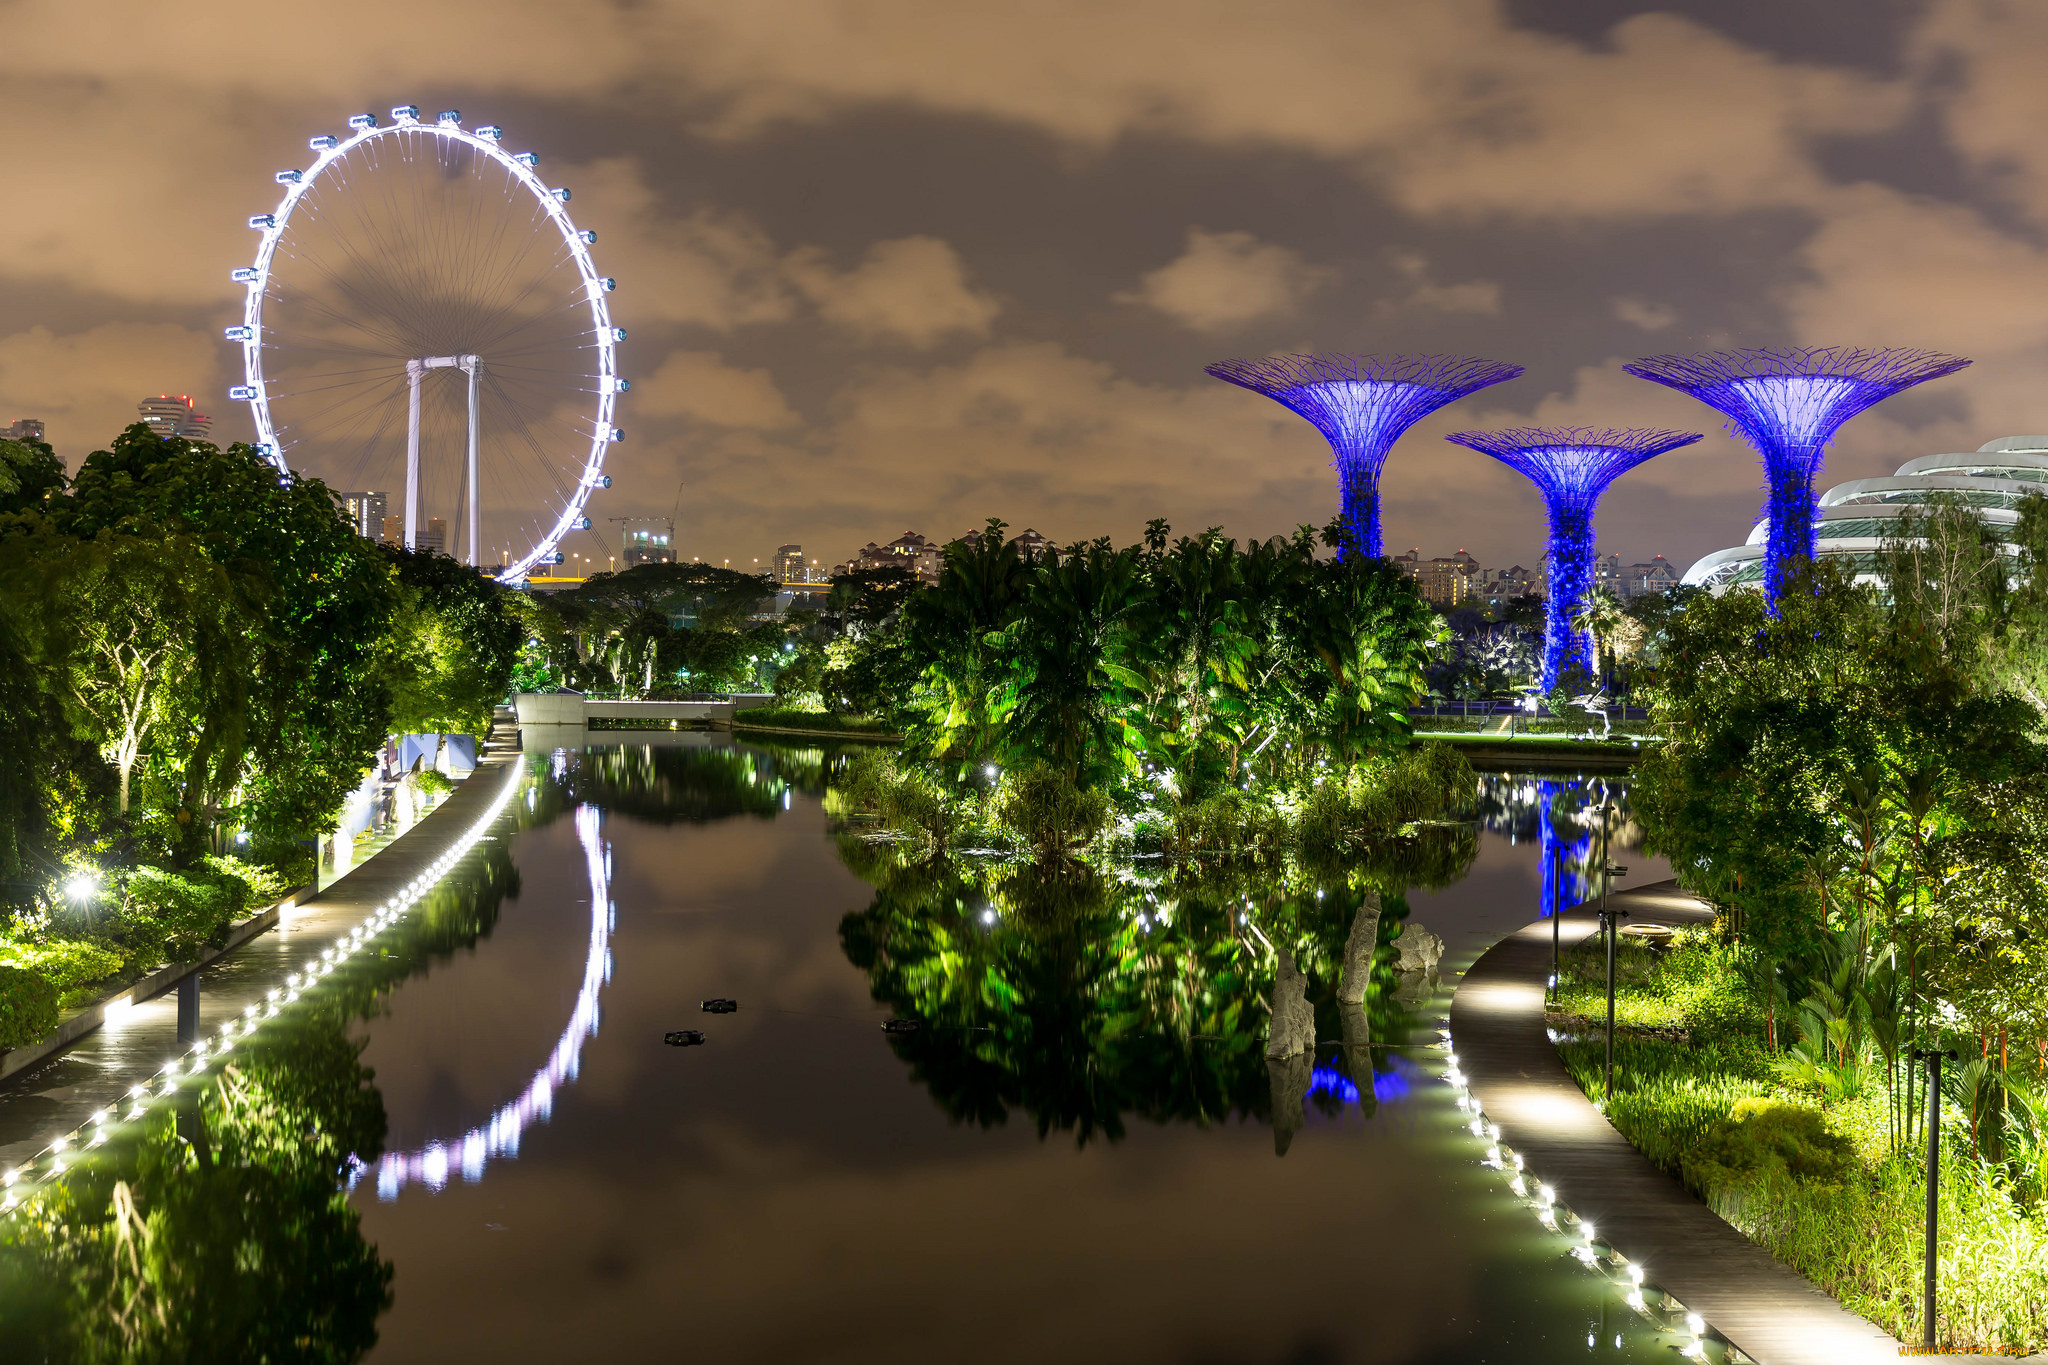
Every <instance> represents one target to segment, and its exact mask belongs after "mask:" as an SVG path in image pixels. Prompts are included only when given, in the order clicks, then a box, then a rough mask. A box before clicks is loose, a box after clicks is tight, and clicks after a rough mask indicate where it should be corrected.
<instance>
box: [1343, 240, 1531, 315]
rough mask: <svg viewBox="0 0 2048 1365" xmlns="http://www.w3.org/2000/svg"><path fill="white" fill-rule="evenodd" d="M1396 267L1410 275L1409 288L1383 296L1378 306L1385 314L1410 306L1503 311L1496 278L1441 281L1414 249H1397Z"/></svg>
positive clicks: (1490, 312) (1441, 310) (1427, 309)
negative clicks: (1392, 295) (1449, 282)
mask: <svg viewBox="0 0 2048 1365" xmlns="http://www.w3.org/2000/svg"><path fill="white" fill-rule="evenodd" d="M1394 269H1395V270H1396V271H1398V272H1399V273H1400V274H1401V275H1402V276H1403V277H1404V278H1405V279H1407V281H1408V292H1407V293H1405V294H1402V295H1400V296H1399V297H1397V298H1386V299H1381V300H1380V302H1379V304H1378V305H1377V306H1376V307H1375V309H1374V312H1376V313H1377V314H1379V315H1380V316H1381V317H1386V316H1389V315H1391V314H1394V313H1398V312H1402V311H1405V310H1408V309H1420V310H1422V311H1424V312H1430V313H1480V314H1485V315H1488V316H1493V315H1497V314H1498V313H1499V312H1500V285H1498V284H1497V283H1495V282H1494V281H1492V280H1466V281H1464V282H1463V283H1462V284H1437V283H1435V282H1434V281H1432V280H1431V279H1430V278H1429V261H1428V260H1427V259H1426V258H1424V257H1422V256H1418V255H1416V254H1414V253H1413V252H1396V253H1395V254H1394Z"/></svg>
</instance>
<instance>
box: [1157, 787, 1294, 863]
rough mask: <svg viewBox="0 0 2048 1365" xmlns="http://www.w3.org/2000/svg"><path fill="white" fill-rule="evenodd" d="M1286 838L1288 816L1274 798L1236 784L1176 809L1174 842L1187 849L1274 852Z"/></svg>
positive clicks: (1221, 851) (1227, 852)
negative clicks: (1277, 805) (1237, 786)
mask: <svg viewBox="0 0 2048 1365" xmlns="http://www.w3.org/2000/svg"><path fill="white" fill-rule="evenodd" d="M1286 838H1287V820H1286V817H1284V816H1283V815H1281V814H1280V812H1279V810H1278V809H1276V808H1275V807H1274V805H1273V802H1272V800H1271V798H1269V797H1265V796H1258V795H1254V794H1253V793H1251V792H1246V791H1239V790H1237V789H1236V788H1235V787H1229V788H1225V789H1224V790H1222V791H1219V792H1217V793H1216V794H1215V795H1213V796H1210V797H1208V798H1206V799H1204V800H1201V801H1197V802H1195V803H1194V804H1192V805H1187V806H1182V807H1181V808H1180V809H1178V810H1176V811H1175V812H1174V813H1173V831H1172V835H1171V842H1172V845H1173V847H1174V848H1176V849H1178V850H1180V851H1182V852H1186V853H1222V854H1245V853H1272V852H1278V851H1279V850H1280V848H1281V847H1282V846H1283V845H1284V843H1285V841H1286Z"/></svg>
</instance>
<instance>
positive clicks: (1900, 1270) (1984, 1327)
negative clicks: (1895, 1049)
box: [1554, 929, 2048, 1351]
mask: <svg viewBox="0 0 2048 1365" xmlns="http://www.w3.org/2000/svg"><path fill="white" fill-rule="evenodd" d="M1736 966H1737V962H1736V950H1735V949H1733V948H1731V947H1728V946H1726V945H1723V944H1720V943H1718V942H1716V941H1715V939H1714V937H1713V934H1712V931H1711V930H1705V929H1699V930H1687V931H1682V932H1681V934H1680V937H1679V939H1678V940H1677V943H1676V944H1675V946H1674V947H1672V948H1671V949H1670V950H1668V951H1666V952H1663V953H1657V952H1654V951H1653V950H1651V949H1649V948H1647V947H1644V946H1641V945H1638V944H1626V945H1624V946H1623V948H1622V949H1621V950H1620V952H1619V953H1618V954H1617V963H1616V973H1615V975H1616V1000H1615V1015H1616V1022H1617V1034H1616V1040H1615V1093H1614V1095H1613V1096H1612V1098H1611V1099H1610V1100H1609V1101H1608V1103H1607V1106H1606V1112H1607V1116H1608V1118H1609V1120H1610V1121H1612V1122H1613V1124H1614V1126H1615V1127H1616V1128H1617V1129H1618V1130H1620V1132H1621V1133H1622V1135H1623V1136H1625V1137H1627V1138H1628V1139H1629V1141H1631V1142H1633V1143H1634V1144H1635V1145H1636V1147H1637V1148H1638V1149H1639V1150H1640V1151H1642V1153H1643V1154H1644V1155H1645V1156H1647V1157H1648V1158H1649V1159H1650V1160H1651V1161H1653V1162H1655V1163H1656V1164H1657V1165H1658V1166H1660V1167H1661V1168H1663V1169H1664V1170H1666V1171H1669V1172H1671V1173H1672V1174H1674V1175H1676V1176H1678V1177H1679V1178H1681V1179H1683V1180H1684V1181H1685V1182H1686V1184H1687V1185H1688V1186H1689V1187H1691V1188H1692V1189H1693V1190H1694V1191H1695V1192H1696V1193H1698V1194H1699V1195H1700V1196H1701V1197H1702V1198H1703V1199H1704V1200H1706V1202H1707V1203H1708V1204H1709V1205H1711V1206H1712V1207H1713V1208H1714V1210H1715V1211H1716V1212H1718V1213H1719V1214H1720V1215H1721V1216H1722V1217H1723V1218H1725V1219H1727V1220H1728V1222H1729V1223H1731V1224H1732V1225H1733V1226H1735V1227H1736V1228H1738V1229H1740V1230H1741V1231H1742V1232H1743V1233H1744V1234H1746V1235H1747V1236H1748V1237H1750V1239H1751V1240H1753V1241H1755V1242H1756V1243H1758V1244H1759V1245H1760V1246H1762V1247H1764V1248H1765V1249H1766V1250H1768V1251H1770V1252H1771V1254H1772V1255H1774V1256H1776V1257H1777V1258H1778V1259H1779V1260H1781V1261H1783V1262H1784V1263H1785V1264H1786V1265H1789V1266H1791V1267H1792V1268H1793V1269H1794V1270H1797V1271H1799V1272H1800V1273H1801V1274H1803V1275H1805V1276H1806V1277H1807V1278H1809V1279H1811V1280H1812V1281H1813V1282H1814V1283H1815V1284H1817V1285H1819V1286H1820V1287H1821V1288H1822V1289H1824V1290H1826V1291H1827V1292H1828V1293H1830V1294H1832V1295H1834V1296H1835V1297H1836V1298H1837V1299H1839V1300H1840V1301H1841V1302H1842V1303H1843V1304H1844V1305H1845V1306H1847V1307H1848V1308H1849V1309H1850V1310H1852V1311H1854V1312H1856V1313H1859V1314H1861V1315H1863V1316H1864V1317H1866V1318H1868V1319H1870V1320H1871V1321H1873V1322H1875V1323H1877V1324H1878V1325H1879V1326H1881V1327H1883V1328H1884V1329H1885V1330H1886V1331H1888V1332H1890V1333H1892V1334H1893V1335H1894V1336H1897V1337H1898V1338H1899V1339H1900V1340H1902V1341H1918V1340H1919V1339H1920V1331H1921V1327H1920V1311H1921V1309H1920V1302H1921V1300H1920V1294H1921V1284H1922V1274H1923V1269H1924V1266H1923V1261H1922V1253H1921V1247H1922V1236H1923V1218H1924V1212H1925V1208H1926V1193H1927V1187H1926V1182H1925V1179H1924V1175H1923V1171H1922V1161H1923V1158H1922V1155H1921V1153H1920V1151H1919V1150H1917V1149H1908V1150H1903V1151H1898V1152H1892V1151H1890V1150H1889V1148H1888V1143H1887V1140H1886V1138H1885V1133H1886V1123H1885V1117H1884V1114H1885V1107H1886V1103H1887V1101H1886V1098H1885V1094H1884V1088H1883V1080H1882V1078H1881V1076H1880V1078H1879V1079H1878V1080H1877V1082H1876V1083H1875V1084H1874V1085H1872V1086H1870V1087H1869V1088H1868V1089H1867V1090H1866V1091H1865V1092H1864V1093H1863V1094H1862V1095H1861V1096H1860V1097H1858V1098H1855V1099H1850V1100H1843V1101H1837V1102H1834V1103H1831V1104H1826V1105H1823V1104H1822V1103H1821V1101H1820V1100H1819V1099H1818V1098H1817V1097H1815V1096H1813V1095H1811V1094H1809V1093H1803V1092H1801V1091H1798V1090H1796V1089H1794V1088H1791V1087H1788V1086H1786V1085H1784V1084H1783V1083H1781V1082H1780V1081H1778V1080H1777V1079H1776V1077H1775V1076H1774V1074H1773V1072H1772V1070H1771V1068H1770V1065H1769V1059H1768V1057H1767V1056H1766V1055H1765V1050H1764V1046H1763V1041H1762V1040H1763V1021H1762V1016H1761V1013H1760V1011H1759V1010H1758V1009H1757V1007H1756V1006H1755V1005H1754V1004H1753V1003H1752V1002H1751V1001H1750V1000H1749V999H1748V998H1747V996H1746V993H1745V991H1744V989H1743V987H1742V986H1741V984H1740V982H1741V976H1740V975H1739V973H1738V972H1737V971H1736V970H1735V968H1736ZM1563 975H1564V980H1563V981H1562V982H1561V983H1560V991H1559V999H1558V1008H1557V1013H1556V1017H1555V1019H1554V1024H1555V1025H1556V1026H1558V1027H1560V1028H1562V1029H1563V1030H1564V1031H1565V1032H1566V1034H1567V1037H1566V1038H1565V1040H1564V1041H1563V1042H1561V1043H1560V1045H1559V1047H1558V1053H1559V1056H1560V1059H1561V1060H1562V1061H1563V1062H1564V1064H1565V1068H1566V1070H1568V1071H1569V1072H1570V1073H1571V1075H1572V1078H1573V1079H1574V1080H1575V1081H1577V1082H1578V1084H1579V1087H1580V1088H1581V1089H1582V1090H1584V1091H1585V1092H1586V1093H1587V1094H1588V1095H1589V1096H1592V1097H1595V1098H1597V1097H1599V1096H1600V1094H1601V1089H1602V1059H1603V1056H1604V1051H1605V1040H1604V1037H1603V1035H1602V1032H1601V1028H1600V1027H1598V1026H1595V1022H1594V1021H1596V1020H1597V1021H1598V1023H1599V1025H1604V1023H1605V1018H1606V995H1605V986H1604V981H1605V961H1604V957H1603V955H1602V954H1601V953H1600V951H1599V950H1598V949H1597V948H1596V947H1594V946H1593V945H1592V944H1591V943H1590V942H1589V943H1588V944H1587V945H1582V946H1581V947H1580V948H1578V949H1575V950H1573V952H1572V953H1570V954H1568V955H1567V957H1566V959H1565V962H1564V972H1563ZM1794 1108H1803V1109H1806V1110H1810V1111H1812V1112H1813V1113H1815V1114H1817V1115H1818V1124H1814V1122H1813V1120H1812V1119H1810V1118H1809V1119H1808V1120H1807V1123H1808V1126H1809V1127H1812V1128H1816V1129H1820V1128H1824V1130H1825V1132H1826V1134H1828V1135H1830V1136H1827V1137H1826V1138H1825V1141H1826V1142H1829V1143H1833V1144H1835V1147H1834V1149H1831V1150H1838V1151H1841V1152H1847V1153H1849V1154H1850V1159H1849V1160H1848V1162H1847V1164H1846V1167H1841V1166H1840V1165H1839V1163H1837V1165H1836V1166H1833V1167H1830V1166H1828V1165H1827V1163H1825V1162H1819V1161H1816V1162H1813V1163H1811V1164H1810V1166H1807V1169H1809V1170H1821V1169H1829V1170H1833V1172H1834V1174H1833V1175H1832V1176H1831V1177H1822V1176H1817V1175H1812V1174H1808V1175H1804V1176H1802V1175H1800V1174H1796V1173H1795V1170H1794V1167H1795V1166H1803V1165H1806V1164H1805V1163H1801V1162H1800V1161H1798V1159H1797V1158H1796V1156H1795V1157H1794V1158H1792V1159H1790V1160H1789V1161H1788V1160H1787V1159H1785V1158H1783V1157H1782V1156H1780V1155H1777V1154H1774V1153H1773V1152H1772V1151H1770V1150H1769V1149H1768V1148H1767V1147H1766V1145H1764V1144H1759V1143H1747V1144H1746V1143H1745V1139H1746V1138H1747V1136H1748V1134H1747V1133H1746V1132H1745V1125H1746V1124H1755V1123H1757V1122H1758V1120H1757V1118H1756V1115H1758V1114H1766V1113H1770V1112H1771V1111H1773V1110H1776V1111H1777V1112H1779V1113H1780V1114H1783V1113H1785V1112H1786V1111H1788V1110H1792V1109H1794ZM1949 1118H1950V1124H1945V1125H1944V1129H1943V1143H1942V1150H1943V1156H1944V1161H1943V1172H1942V1181H1941V1205H1942V1210H1941V1228H1942V1240H1941V1252H1940V1255H1941V1265H1940V1292H1939V1297H1938V1299H1937V1309H1936V1313H1937V1326H1938V1329H1939V1330H1938V1336H1939V1339H1940V1341H1941V1344H1942V1345H1943V1346H1944V1347H1947V1348H1950V1349H1973V1350H2011V1349H2013V1348H2018V1349H2019V1350H2022V1351H2033V1350H2039V1349H2041V1347H2042V1346H2043V1345H2048V1216H2044V1211H2043V1210H2042V1209H2041V1208H2039V1207H2028V1206H2027V1205H2026V1204H2025V1203H2024V1202H2023V1201H2021V1200H2019V1199H2016V1198H2015V1197H2014V1196H2013V1195H2012V1193H2011V1191H2010V1190H2009V1189H2008V1188H2007V1186H2006V1185H2005V1184H2004V1183H2003V1181H2002V1179H2001V1178H2000V1176H1999V1175H1998V1173H1997V1172H1996V1171H1995V1170H1993V1169H1992V1168H1988V1167H1986V1166H1984V1165H1983V1164H1981V1163H1980V1162H1979V1161H1978V1160H1977V1158H1976V1156H1975V1155H1974V1153H1973V1152H1972V1151H1971V1149H1970V1140H1969V1134H1968V1129H1967V1125H1966V1124H1964V1123H1963V1122H1962V1121H1961V1119H1960V1116H1959V1115H1957V1114H1956V1112H1955V1110H1954V1108H1953V1107H1951V1108H1950V1111H1949ZM1951 1125H1953V1126H1951ZM1759 1131H1761V1130H1759ZM1792 1147H1793V1148H1794V1149H1796V1148H1797V1143H1793V1144H1792ZM1781 1150H1783V1149H1781ZM1731 1152H1732V1153H1736V1154H1737V1155H1735V1156H1731V1155H1730V1153H1731Z"/></svg>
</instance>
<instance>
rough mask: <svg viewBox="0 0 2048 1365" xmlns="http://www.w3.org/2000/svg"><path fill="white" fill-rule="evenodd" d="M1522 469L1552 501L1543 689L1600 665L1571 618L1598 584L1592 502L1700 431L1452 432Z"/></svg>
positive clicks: (1689, 441) (1546, 499)
mask: <svg viewBox="0 0 2048 1365" xmlns="http://www.w3.org/2000/svg"><path fill="white" fill-rule="evenodd" d="M1445 439H1446V440H1451V441H1456V442H1457V443H1458V444H1459V445H1462V446H1470V447H1472V449H1474V450H1477V451H1482V452H1484V453H1485V454H1488V455H1491V456H1493V458H1494V459H1496V460H1499V461H1500V462H1501V463H1502V464H1505V465H1509V466H1512V467H1513V468H1515V469H1519V470H1520V471H1521V472H1522V473H1524V474H1526V475H1528V476H1529V479H1530V481H1531V482H1532V483H1534V484H1535V485H1536V487H1537V488H1539V489H1541V490H1542V492H1543V501H1544V502H1545V503H1547V504H1548V505H1549V508H1550V549H1549V553H1548V557H1547V559H1546V561H1545V570H1546V571H1547V573H1548V574H1549V578H1550V600H1549V603H1548V606H1547V608H1546V610H1545V615H1544V622H1543V690H1544V691H1545V692H1548V691H1550V690H1551V689H1552V688H1553V687H1555V686H1557V680H1558V679H1559V678H1560V677H1561V676H1563V675H1565V674H1566V673H1569V672H1570V671H1571V670H1572V669H1573V668H1574V667H1577V668H1581V669H1583V670H1585V672H1586V673H1587V674H1588V675H1591V674H1593V673H1595V672H1596V671H1597V669H1596V663H1597V661H1596V660H1595V659H1594V658H1593V652H1592V648H1591V639H1590V637H1589V634H1588V632H1586V631H1583V630H1580V629H1578V628H1576V627H1575V626H1574V625H1573V624H1572V623H1573V621H1575V620H1576V619H1577V618H1578V616H1579V613H1580V611H1581V610H1582V609H1583V607H1584V606H1585V602H1586V594H1587V593H1588V592H1590V591H1591V590H1592V587H1593V563H1594V559H1593V556H1594V549H1593V506H1594V504H1595V503H1597V502H1599V501H1600V495H1601V494H1602V493H1604V492H1605V491H1606V490H1607V485H1608V484H1610V483H1613V482H1614V481H1615V480H1616V479H1617V478H1619V477H1620V476H1621V475H1622V474H1624V473H1626V472H1627V471H1628V470H1631V469H1634V468H1635V467H1636V466H1637V465H1639V464H1641V463H1642V462H1643V461H1645V460H1647V459H1650V458H1651V457H1652V456H1656V455H1662V454H1663V453H1664V452H1665V451H1667V450H1676V449H1677V448H1678V447H1680V446H1689V445H1691V444H1692V443H1693V442H1694V441H1697V440H1699V439H1700V436H1699V433H1698V432H1691V431H1595V430H1593V429H1592V428H1590V427H1515V428H1511V429H1510V430H1507V431H1460V432H1454V433H1452V434H1451V435H1450V436H1448V437H1446V438H1445Z"/></svg>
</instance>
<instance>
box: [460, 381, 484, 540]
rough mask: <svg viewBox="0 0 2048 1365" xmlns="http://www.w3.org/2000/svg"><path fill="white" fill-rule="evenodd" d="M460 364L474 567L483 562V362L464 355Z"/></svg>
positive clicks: (470, 538)
mask: <svg viewBox="0 0 2048 1365" xmlns="http://www.w3.org/2000/svg"><path fill="white" fill-rule="evenodd" d="M461 364H462V370H463V373H465V374H467V375H468V376H469V566H470V567H471V568H472V569H474V568H476V567H478V566H479V565H481V564H482V563H483V562H484V554H483V545H482V540H483V526H484V522H483V504H482V503H481V502H479V501H478V490H477V482H476V383H477V377H478V375H479V373H480V372H481V371H482V370H483V367H484V362H483V357H481V356H474V355H466V356H463V357H462V360H461Z"/></svg>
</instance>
